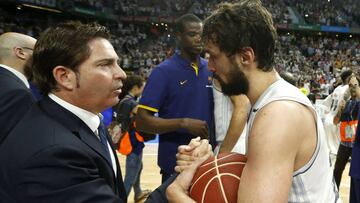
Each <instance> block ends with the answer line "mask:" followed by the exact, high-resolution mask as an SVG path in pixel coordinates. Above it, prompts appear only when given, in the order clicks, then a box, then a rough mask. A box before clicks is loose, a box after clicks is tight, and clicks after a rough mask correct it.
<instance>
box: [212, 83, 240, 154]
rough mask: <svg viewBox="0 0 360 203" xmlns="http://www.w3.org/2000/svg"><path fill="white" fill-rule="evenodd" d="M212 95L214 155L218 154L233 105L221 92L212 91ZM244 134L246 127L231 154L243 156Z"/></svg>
mask: <svg viewBox="0 0 360 203" xmlns="http://www.w3.org/2000/svg"><path fill="white" fill-rule="evenodd" d="M213 95H214V117H215V136H216V142H217V144H218V146H217V147H216V148H215V150H214V151H215V153H217V152H218V150H219V148H220V146H221V144H222V142H223V140H224V138H225V135H226V132H227V130H228V128H229V125H230V120H231V115H232V112H233V104H232V102H231V100H230V97H228V96H225V95H224V94H223V93H222V92H219V91H218V90H216V89H214V90H213ZM245 134H246V125H245V127H244V130H243V131H242V132H241V135H240V138H239V139H238V141H237V143H236V144H235V146H234V148H233V149H232V152H237V153H240V154H245Z"/></svg>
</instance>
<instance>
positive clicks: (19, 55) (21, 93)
mask: <svg viewBox="0 0 360 203" xmlns="http://www.w3.org/2000/svg"><path fill="white" fill-rule="evenodd" d="M35 43H36V39H34V38H32V37H30V36H27V35H23V34H20V33H14V32H7V33H4V34H2V35H0V115H1V116H0V147H1V143H2V142H3V140H4V139H5V137H6V136H7V135H8V134H9V133H10V131H11V130H12V129H13V128H14V127H15V125H16V124H17V123H18V122H19V121H20V119H21V118H22V117H23V116H24V115H25V113H26V112H27V111H28V110H29V108H30V107H31V106H32V104H33V103H34V101H35V100H34V98H33V96H32V94H31V92H30V90H29V83H28V81H27V78H26V76H25V75H26V74H25V72H28V71H26V70H27V69H26V68H27V67H29V66H28V65H27V64H28V62H30V61H31V60H30V59H31V57H32V52H33V48H34V45H35Z"/></svg>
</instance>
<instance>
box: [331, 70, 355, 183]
mask: <svg viewBox="0 0 360 203" xmlns="http://www.w3.org/2000/svg"><path fill="white" fill-rule="evenodd" d="M349 91H350V96H351V97H350V100H348V101H345V100H342V101H341V102H340V105H339V108H338V109H339V110H338V112H337V114H336V115H335V117H334V124H335V125H338V124H339V123H340V125H339V127H340V139H341V142H340V145H339V149H338V152H337V155H336V161H335V167H334V178H335V182H336V186H337V187H338V188H339V187H340V182H341V177H342V174H343V171H344V169H345V166H346V164H347V163H348V161H349V158H350V156H351V152H352V146H353V142H354V140H355V133H356V126H357V123H358V113H359V110H360V108H359V107H360V106H359V104H360V103H359V102H358V100H359V99H360V87H359V81H358V79H357V78H356V77H355V76H351V78H350V80H349Z"/></svg>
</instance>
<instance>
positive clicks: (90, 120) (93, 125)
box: [49, 93, 102, 132]
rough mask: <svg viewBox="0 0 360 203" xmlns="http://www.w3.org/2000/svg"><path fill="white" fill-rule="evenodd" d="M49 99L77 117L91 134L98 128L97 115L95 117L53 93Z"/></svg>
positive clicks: (98, 118)
mask: <svg viewBox="0 0 360 203" xmlns="http://www.w3.org/2000/svg"><path fill="white" fill-rule="evenodd" d="M49 97H50V98H51V99H52V100H54V101H55V102H56V103H58V104H59V105H60V106H62V107H64V108H65V109H67V110H69V111H70V112H71V113H73V114H75V115H76V116H77V117H79V118H80V119H81V120H82V121H83V122H84V123H85V124H86V125H87V126H88V127H89V128H90V129H91V130H92V131H93V132H95V130H96V129H97V128H98V127H99V125H100V117H99V115H96V114H94V113H91V112H90V111H87V110H84V109H82V108H79V107H77V106H75V105H72V104H70V103H69V102H67V101H65V100H63V99H61V98H59V97H58V96H56V95H55V94H53V93H49ZM101 116H102V115H101Z"/></svg>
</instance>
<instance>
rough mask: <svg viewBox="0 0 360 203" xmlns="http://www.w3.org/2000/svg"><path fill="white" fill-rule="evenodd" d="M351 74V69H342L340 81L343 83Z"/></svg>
mask: <svg viewBox="0 0 360 203" xmlns="http://www.w3.org/2000/svg"><path fill="white" fill-rule="evenodd" d="M352 74H353V72H352V70H344V71H342V72H341V74H340V77H341V81H342V82H343V83H344V82H346V79H348V78H349V77H350V76H351V75H352Z"/></svg>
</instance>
